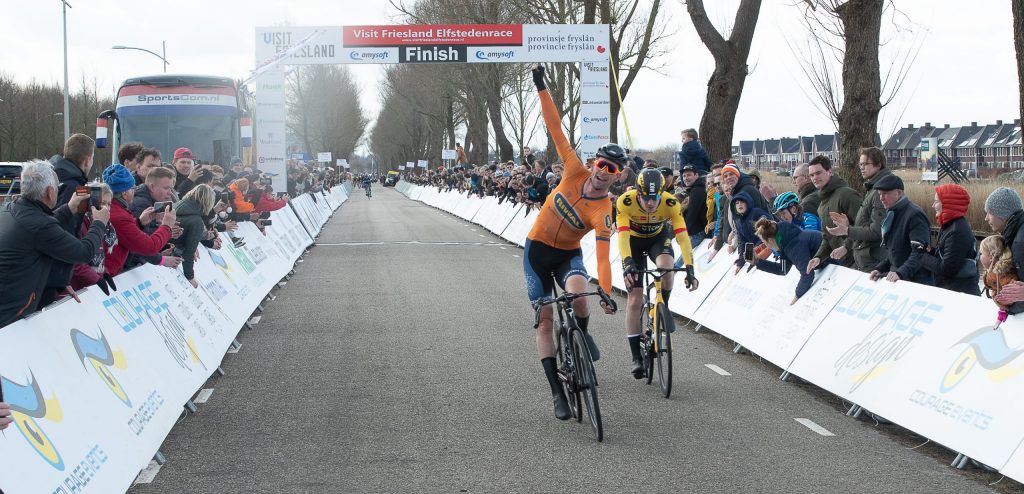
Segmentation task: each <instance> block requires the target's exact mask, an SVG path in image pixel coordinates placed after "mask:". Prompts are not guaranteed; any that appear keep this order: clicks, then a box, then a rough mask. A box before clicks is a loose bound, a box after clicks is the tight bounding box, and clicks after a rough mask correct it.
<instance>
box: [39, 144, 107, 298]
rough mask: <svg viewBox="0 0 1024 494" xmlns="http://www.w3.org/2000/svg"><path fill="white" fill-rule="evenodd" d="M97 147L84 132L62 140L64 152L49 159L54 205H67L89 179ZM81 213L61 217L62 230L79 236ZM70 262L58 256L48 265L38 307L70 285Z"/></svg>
mask: <svg viewBox="0 0 1024 494" xmlns="http://www.w3.org/2000/svg"><path fill="white" fill-rule="evenodd" d="M95 150H96V141H93V140H92V138H91V137H89V136H87V135H85V134H73V135H72V136H71V137H69V138H68V140H67V141H66V142H64V155H63V156H54V157H52V158H50V163H51V164H52V165H53V171H54V172H56V173H57V181H58V183H59V184H60V185H59V186H58V189H57V201H56V204H66V203H68V202H69V201H70V200H71V197H72V196H73V195H75V190H76V189H77V188H78V187H83V186H85V184H86V183H87V182H88V181H89V171H90V170H92V163H93V161H92V159H93V152H94V151H95ZM83 218H84V215H82V214H79V213H75V214H72V215H70V216H66V217H65V216H61V217H60V218H59V219H60V223H61V226H62V227H63V228H64V231H66V232H68V233H70V234H71V235H74V236H76V237H78V236H80V235H81V233H82V221H83ZM72 264H73V263H66V262H62V261H61V260H59V259H57V260H55V261H54V262H53V264H52V265H51V266H50V277H49V279H48V280H46V288H45V290H43V293H42V297H41V298H40V300H39V307H40V308H42V307H46V306H47V305H50V304H51V303H53V302H54V301H56V300H57V297H58V293H59V292H60V291H62V290H65V289H66V288H67V287H69V286H70V285H69V284H70V283H71V274H72V271H73V270H74V266H73V265H72Z"/></svg>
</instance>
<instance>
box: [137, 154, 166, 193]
mask: <svg viewBox="0 0 1024 494" xmlns="http://www.w3.org/2000/svg"><path fill="white" fill-rule="evenodd" d="M135 159H136V160H138V162H139V166H138V167H137V168H136V170H135V185H142V184H144V183H145V182H146V175H148V174H149V172H150V170H153V169H155V168H162V167H161V166H160V151H158V150H156V149H154V148H146V149H143V150H142V151H140V152H139V155H138V156H137V157H136V158H135Z"/></svg>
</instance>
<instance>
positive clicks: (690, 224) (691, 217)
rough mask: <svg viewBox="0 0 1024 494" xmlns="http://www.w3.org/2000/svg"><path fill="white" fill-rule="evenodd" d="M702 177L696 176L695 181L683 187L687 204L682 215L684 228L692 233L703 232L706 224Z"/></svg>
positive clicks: (705, 197)
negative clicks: (684, 221) (684, 223)
mask: <svg viewBox="0 0 1024 494" xmlns="http://www.w3.org/2000/svg"><path fill="white" fill-rule="evenodd" d="M704 184H705V181H704V177H697V181H696V182H694V183H693V185H691V186H689V187H685V190H686V197H687V198H688V199H687V200H688V201H689V206H687V207H686V213H685V215H684V217H683V219H684V220H686V230H687V231H690V232H694V233H704V227H705V226H707V221H708V220H707V207H708V206H707V199H708V198H707V189H706V188H705V185H704Z"/></svg>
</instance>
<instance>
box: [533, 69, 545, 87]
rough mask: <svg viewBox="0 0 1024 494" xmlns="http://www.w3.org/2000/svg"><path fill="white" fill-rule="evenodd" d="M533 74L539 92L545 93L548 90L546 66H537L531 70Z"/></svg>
mask: <svg viewBox="0 0 1024 494" xmlns="http://www.w3.org/2000/svg"><path fill="white" fill-rule="evenodd" d="M531 72H533V84H534V85H535V86H537V91H543V90H545V89H547V86H546V85H545V84H544V66H543V65H540V64H537V65H535V66H534V67H533V69H532V70H531Z"/></svg>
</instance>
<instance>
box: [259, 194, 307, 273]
mask: <svg viewBox="0 0 1024 494" xmlns="http://www.w3.org/2000/svg"><path fill="white" fill-rule="evenodd" d="M270 219H271V221H273V224H272V226H271V227H269V228H267V236H268V237H270V239H271V242H272V243H273V244H275V245H277V248H278V249H280V250H282V251H284V252H286V253H287V258H286V260H287V261H288V266H291V265H293V264H295V261H296V260H297V259H298V258H299V257H300V256H302V253H303V252H304V251H305V250H306V247H309V246H310V245H312V244H313V239H312V238H311V237H310V236H309V232H307V231H306V229H305V228H304V227H303V226H302V223H300V222H299V219H298V218H297V217H296V216H295V211H293V210H292V208H288V207H286V208H282V209H279V210H277V211H274V212H272V213H270Z"/></svg>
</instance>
